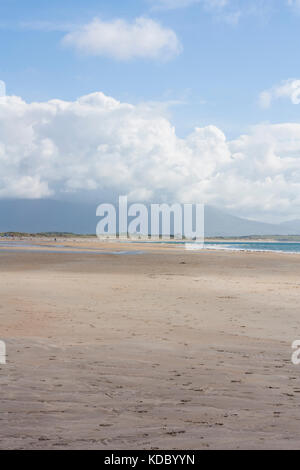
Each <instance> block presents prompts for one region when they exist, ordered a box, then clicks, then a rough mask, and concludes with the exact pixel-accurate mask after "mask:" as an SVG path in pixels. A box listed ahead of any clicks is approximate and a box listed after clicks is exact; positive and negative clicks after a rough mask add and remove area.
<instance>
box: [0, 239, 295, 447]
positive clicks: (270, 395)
mask: <svg viewBox="0 0 300 470" xmlns="http://www.w3.org/2000/svg"><path fill="white" fill-rule="evenodd" d="M45 243H46V244H49V242H45ZM68 243H69V246H71V249H72V250H71V251H74V249H76V247H78V248H79V249H81V250H82V249H83V245H84V246H87V242H86V241H84V240H83V241H80V242H76V241H72V242H70V241H69V242H68ZM93 244H95V247H94V246H93V249H97V250H103V251H108V252H111V251H115V250H116V251H127V250H131V251H133V253H131V254H130V255H120V256H115V255H113V254H97V255H95V254H93V253H82V252H80V253H79V252H78V253H74V252H70V253H64V252H62V253H57V252H56V251H57V245H58V244H56V245H55V247H54V248H53V249H52V248H51V247H50V248H49V247H48V249H47V251H45V252H40V251H36V252H35V251H34V250H33V249H31V250H30V251H28V252H26V251H24V250H23V249H21V250H18V249H15V250H13V251H10V250H9V249H8V248H7V249H5V248H3V249H1V250H0V319H1V330H0V339H1V340H4V341H5V342H6V345H7V354H8V357H7V364H6V365H2V366H0V387H1V397H0V448H1V449H296V448H299V437H298V434H299V431H300V366H295V365H293V364H292V363H291V354H292V349H291V343H292V341H294V340H295V339H300V315H299V306H298V305H299V294H300V255H291V254H282V253H246V252H222V251H220V252H208V251H203V252H199V253H197V252H187V251H184V250H182V248H179V247H172V248H168V247H157V246H152V245H149V246H147V247H146V246H144V245H143V247H142V248H141V247H140V246H139V245H137V246H136V245H128V244H124V245H119V244H111V243H97V242H96V241H94V242H91V243H90V244H88V247H91V246H92V245H93ZM141 249H142V251H143V253H142V254H135V253H134V251H136V250H141ZM51 250H52V251H51Z"/></svg>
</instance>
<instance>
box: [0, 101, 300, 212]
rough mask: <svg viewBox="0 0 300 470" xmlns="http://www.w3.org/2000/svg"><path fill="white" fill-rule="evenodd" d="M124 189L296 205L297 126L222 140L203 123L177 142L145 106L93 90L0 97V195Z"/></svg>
mask: <svg viewBox="0 0 300 470" xmlns="http://www.w3.org/2000/svg"><path fill="white" fill-rule="evenodd" d="M91 192H92V193H93V194H96V195H97V198H98V201H99V200H100V201H101V197H103V195H105V194H109V195H113V194H114V195H116V196H118V195H119V194H127V195H129V196H130V197H131V198H135V200H139V199H140V200H147V201H152V202H164V201H165V202H172V201H173V202H193V203H196V202H204V203H209V204H215V205H217V206H220V207H223V208H227V209H230V210H231V211H238V212H239V213H240V214H241V215H244V216H250V217H254V216H255V217H258V216H261V217H262V218H263V217H264V215H265V214H267V215H268V214H269V215H270V214H276V216H280V215H281V216H284V217H287V216H291V217H292V216H295V217H296V216H297V215H298V213H299V211H300V123H299V124H292V123H291V124H290V123H284V124H278V125H258V126H256V127H254V128H252V129H251V131H250V132H249V133H248V134H245V135H241V136H239V137H238V138H236V139H234V140H231V141H230V140H228V139H226V136H225V134H224V133H223V132H222V130H221V129H219V128H217V127H215V126H213V125H211V126H206V127H202V128H196V129H195V130H194V131H193V132H192V133H191V134H190V135H188V136H187V137H186V138H180V137H178V136H177V134H176V130H175V129H174V127H173V126H172V125H171V123H170V122H169V120H168V119H167V118H166V117H165V116H164V115H162V114H161V108H159V110H157V111H155V109H153V106H149V107H147V105H140V106H138V105H136V106H135V105H132V104H128V103H121V102H119V101H117V100H115V99H113V98H111V97H107V96H105V95H104V94H103V93H93V94H91V95H87V96H83V97H81V98H79V99H78V100H75V101H61V100H51V101H48V102H41V103H26V102H25V101H24V100H22V99H21V98H19V97H15V96H6V97H1V98H0V197H2V198H5V197H20V198H41V197H49V196H50V197H53V196H55V197H58V198H63V197H66V194H67V195H69V196H68V197H70V195H72V194H73V195H76V196H77V197H82V196H86V195H87V194H91Z"/></svg>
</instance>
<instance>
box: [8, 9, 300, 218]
mask: <svg viewBox="0 0 300 470" xmlns="http://www.w3.org/2000/svg"><path fill="white" fill-rule="evenodd" d="M0 18H1V21H0V39H1V44H2V54H1V62H0V80H2V81H3V82H5V83H6V89H7V93H6V96H1V89H3V86H2V87H1V86H0V198H11V197H18V198H45V197H51V198H56V199H66V198H67V199H70V198H71V199H72V198H77V200H78V199H80V200H81V199H88V198H93V199H94V200H97V201H98V202H101V201H102V200H103V198H105V199H106V200H107V199H108V198H109V197H110V196H111V197H114V198H116V197H117V196H118V195H119V194H127V195H128V196H129V197H130V198H131V199H134V200H136V201H148V202H149V201H155V202H171V201H174V202H193V203H196V202H201V203H206V204H213V205H216V206H218V207H221V208H224V209H226V210H228V211H230V212H232V213H235V214H238V215H241V216H244V217H249V218H257V219H261V220H270V221H277V220H285V219H290V218H300V216H299V213H300V212H299V211H300V120H299V104H300V64H299V60H298V56H299V45H300V0H126V1H124V0H122V1H121V0H113V1H110V2H109V1H103V0H85V1H83V0H64V1H63V2H62V1H61V0H51V2H49V0H47V1H46V0H26V1H24V0H0ZM0 85H1V83H0ZM2 95H3V93H2Z"/></svg>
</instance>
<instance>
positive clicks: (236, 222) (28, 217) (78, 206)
mask: <svg viewBox="0 0 300 470" xmlns="http://www.w3.org/2000/svg"><path fill="white" fill-rule="evenodd" d="M96 206H97V205H96V204H87V203H71V202H63V201H56V200H50V199H39V200H19V199H9V200H7V199H2V200H0V232H29V233H38V232H71V233H78V234H94V233H95V230H96V225H97V222H98V219H97V217H96ZM299 234H300V220H295V221H290V222H284V223H281V224H268V223H263V222H257V221H254V220H248V219H243V218H240V217H236V216H233V215H230V214H228V213H226V212H224V211H222V210H220V209H217V208H215V207H211V206H206V207H205V236H206V237H217V236H223V237H228V236H236V237H238V236H247V235H299Z"/></svg>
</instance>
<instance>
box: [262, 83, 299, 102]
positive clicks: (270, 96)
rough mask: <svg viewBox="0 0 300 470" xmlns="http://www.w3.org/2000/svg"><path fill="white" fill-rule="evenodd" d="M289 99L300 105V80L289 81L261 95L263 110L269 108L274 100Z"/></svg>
mask: <svg viewBox="0 0 300 470" xmlns="http://www.w3.org/2000/svg"><path fill="white" fill-rule="evenodd" d="M279 98H288V99H289V100H290V101H291V102H292V104H300V80H295V79H289V80H285V81H284V82H282V83H281V84H280V85H277V86H274V87H273V88H271V89H270V90H265V91H263V92H262V93H261V94H260V97H259V101H260V105H261V107H262V108H269V107H270V106H271V104H272V102H273V101H274V100H277V99H279Z"/></svg>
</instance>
